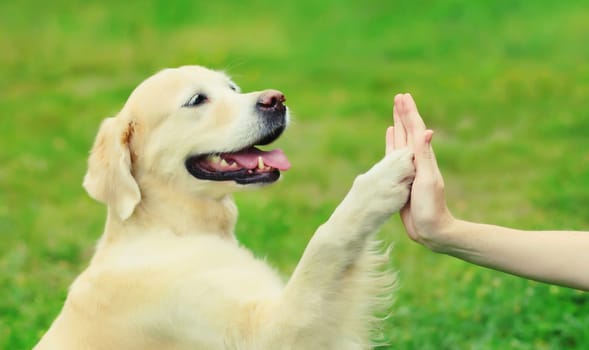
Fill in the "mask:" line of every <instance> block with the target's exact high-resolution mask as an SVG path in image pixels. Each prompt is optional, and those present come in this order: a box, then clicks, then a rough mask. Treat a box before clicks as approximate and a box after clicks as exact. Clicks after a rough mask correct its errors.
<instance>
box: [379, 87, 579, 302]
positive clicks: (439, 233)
mask: <svg viewBox="0 0 589 350" xmlns="http://www.w3.org/2000/svg"><path fill="white" fill-rule="evenodd" d="M393 116H394V119H395V127H394V131H393V132H391V133H390V135H389V134H387V136H388V137H387V144H393V148H394V147H395V146H394V145H395V144H396V143H399V142H402V141H403V140H405V141H406V143H407V144H409V145H410V147H412V148H413V150H414V152H415V166H416V176H415V180H414V183H413V186H412V191H411V199H410V202H409V203H408V204H407V206H406V207H405V208H404V209H403V210H402V211H401V218H402V221H403V224H404V225H405V228H406V230H407V233H408V234H409V236H410V237H411V238H412V239H413V240H415V241H417V242H419V243H421V244H423V245H425V246H426V247H428V248H430V249H431V250H432V251H435V252H439V253H444V254H448V255H452V256H455V257H457V258H460V259H463V260H465V261H468V262H471V263H475V264H477V265H481V266H485V267H489V268H492V269H496V270H500V271H504V272H507V273H511V274H514V275H518V276H522V277H526V278H530V279H534V280H537V281H542V282H548V283H554V284H558V285H563V286H568V287H572V288H578V289H582V290H586V291H589V232H582V231H525V230H518V229H513V228H507V227H501V226H496V225H488V224H480V223H474V222H469V221H465V220H460V219H456V218H454V217H453V215H452V214H451V212H450V210H449V209H448V207H447V205H446V199H445V195H444V180H443V178H442V175H441V173H440V170H439V168H438V165H437V162H436V158H435V155H434V152H433V149H432V147H431V139H432V136H433V133H432V132H431V131H430V130H426V129H425V125H424V123H423V120H422V119H421V117H420V116H419V113H418V111H417V107H416V106H415V102H414V101H413V99H412V98H411V96H410V95H409V94H405V95H397V96H396V97H395V107H394V113H393Z"/></svg>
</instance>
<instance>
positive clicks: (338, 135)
mask: <svg viewBox="0 0 589 350" xmlns="http://www.w3.org/2000/svg"><path fill="white" fill-rule="evenodd" d="M587 33H589V5H587V4H586V1H582V0H571V1H568V2H556V1H547V0H537V1H506V0H497V1H487V2H483V1H466V0H464V1H425V0H422V1H412V2H409V1H403V2H402V1H364V2H360V1H357V2H354V1H335V0H328V1H311V0H299V1H296V2H291V3H289V4H281V3H280V2H276V1H269V0H256V1H248V2H246V1H233V2H227V1H207V2H198V1H177V2H168V1H155V2H150V3H149V4H148V3H146V2H140V1H112V0H110V1H102V2H79V3H78V4H77V5H73V3H72V2H70V1H63V0H62V1H53V2H38V1H31V0H28V1H18V2H16V1H11V2H10V1H4V2H1V3H0V91H1V93H0V113H1V116H0V239H1V244H0V348H2V349H11V350H12V349H26V348H31V346H32V345H33V344H34V343H35V342H36V341H37V340H38V338H39V337H40V336H41V334H42V333H43V332H44V330H45V329H47V327H48V326H49V324H50V322H51V321H52V319H53V318H54V317H55V316H56V314H57V313H58V311H59V309H60V307H61V305H62V303H63V299H64V297H65V295H66V291H67V286H68V285H69V283H71V281H72V280H73V278H74V277H75V276H76V275H77V274H78V273H79V272H80V271H81V270H82V269H83V268H84V266H85V265H86V264H87V262H88V260H89V258H90V256H91V254H92V251H93V246H94V244H95V242H96V240H97V239H98V237H99V235H100V233H101V230H102V225H103V222H104V213H105V210H104V208H103V207H102V206H101V205H99V204H97V203H95V202H93V201H92V200H90V199H89V198H88V196H87V195H86V194H85V193H84V191H83V190H82V188H81V186H80V184H81V179H82V176H83V174H84V172H85V164H86V163H85V162H86V157H87V152H88V150H89V148H90V145H91V143H92V141H93V137H94V135H95V133H96V131H97V127H98V124H99V122H100V120H101V119H102V118H104V117H106V116H109V115H112V114H114V113H116V112H117V110H118V109H120V108H121V107H122V104H123V103H124V101H125V99H126V97H127V96H128V94H129V92H130V91H131V90H132V89H133V87H134V86H136V85H137V84H138V83H139V82H140V81H141V80H142V79H144V78H145V77H147V76H148V75H150V74H152V73H153V72H155V71H157V70H159V69H161V68H163V67H167V66H178V65H182V64H203V65H207V66H210V67H213V68H219V69H225V70H226V71H228V72H229V73H230V74H232V75H233V77H234V78H235V80H236V81H237V82H238V83H239V84H240V85H241V86H242V88H243V89H244V90H246V91H247V90H254V89H264V88H270V87H272V88H278V89H280V90H282V91H283V92H285V93H286V95H287V98H288V104H289V107H290V108H291V109H292V110H293V111H294V115H295V121H294V123H293V124H292V127H291V128H290V129H289V130H288V132H287V133H286V134H285V135H284V137H283V138H282V139H281V140H280V141H279V145H280V147H282V148H283V149H284V150H285V152H286V153H287V154H288V155H289V157H290V159H291V161H292V163H293V169H292V170H291V171H289V172H288V173H287V174H286V175H285V177H284V180H283V181H282V182H280V183H279V184H277V185H275V186H272V187H270V188H267V189H264V190H262V191H258V192H248V193H243V194H239V195H238V196H237V201H238V204H239V205H240V210H241V215H240V222H239V224H238V227H237V234H238V236H239V238H240V240H242V241H243V242H244V244H245V245H246V246H248V247H250V248H251V249H252V250H254V251H255V252H256V253H257V254H258V255H260V256H266V257H267V258H268V260H269V261H270V262H272V263H273V264H274V265H276V266H277V267H278V268H280V269H281V270H282V271H283V272H284V273H285V274H288V273H289V272H290V271H292V269H293V267H294V266H295V264H296V262H297V260H298V258H299V256H300V254H301V252H302V250H303V248H304V245H305V243H306V242H307V240H308V239H309V237H310V235H311V234H312V233H313V231H314V229H315V228H316V227H317V226H318V225H319V224H320V223H321V222H323V221H324V220H325V219H326V218H327V216H328V215H329V213H330V212H331V210H332V209H333V208H334V207H335V206H336V205H337V203H338V202H339V200H340V199H341V198H342V197H343V195H344V193H345V192H346V191H347V189H348V187H349V185H350V184H351V182H352V180H353V178H354V176H355V175H356V174H358V173H359V172H362V171H364V170H366V169H367V168H368V167H369V166H370V165H371V164H372V163H374V162H375V161H376V160H377V159H379V157H380V156H381V155H382V151H383V148H384V141H383V133H384V129H385V127H386V126H387V125H388V124H389V123H390V115H391V101H392V97H393V95H394V93H396V92H402V91H410V92H412V93H413V95H414V97H415V98H416V100H417V102H418V105H419V107H420V111H421V112H422V115H423V116H424V118H425V119H426V122H427V123H428V124H429V126H430V127H432V128H434V129H435V130H436V136H435V140H434V142H435V147H436V151H437V155H438V158H439V164H440V167H441V169H442V172H443V174H444V176H445V180H446V184H447V193H448V201H449V205H450V207H451V209H452V210H453V212H454V213H455V214H456V215H457V216H459V217H463V218H465V219H470V220H477V221H483V222H489V223H495V224H502V225H510V226H515V227H519V228H528V229H542V228H544V229H565V228H566V229H580V230H587V229H588V228H589V214H588V211H587V210H588V208H589V185H588V179H589V153H588V151H587V149H588V148H589V108H588V107H587V105H588V102H589V84H588V82H589V65H588V64H587V62H589V45H587ZM277 232H279V233H277ZM382 237H383V238H384V239H385V240H387V241H391V242H394V243H395V250H394V254H393V262H392V263H393V265H394V266H395V267H396V268H397V269H398V270H399V271H400V278H401V285H400V289H399V291H398V295H397V298H396V304H395V307H394V314H393V316H392V317H391V318H390V319H389V320H388V321H387V328H386V333H387V336H388V337H389V338H390V339H391V342H392V344H393V346H392V348H395V349H477V350H478V349H587V348H589V296H588V295H587V293H580V292H577V291H574V290H570V289H567V288H560V287H554V286H548V285H543V284H539V283H535V282H530V281H526V280H523V279H520V278H517V277H513V276H508V275H505V274H501V273H498V272H494V271H490V270H487V269H483V268H479V267H475V266H472V265H468V264H465V263H463V262H460V261H457V260H454V259H453V258H450V257H447V256H442V255H436V254H434V253H431V252H429V251H427V250H426V249H425V248H423V247H420V246H418V245H416V244H415V243H413V242H410V241H409V239H408V238H407V237H406V236H405V234H404V231H403V229H402V226H401V225H400V222H399V220H398V218H395V219H392V220H391V221H390V222H389V223H388V224H387V225H386V227H385V228H384V229H383V232H382ZM573 268H576V267H573Z"/></svg>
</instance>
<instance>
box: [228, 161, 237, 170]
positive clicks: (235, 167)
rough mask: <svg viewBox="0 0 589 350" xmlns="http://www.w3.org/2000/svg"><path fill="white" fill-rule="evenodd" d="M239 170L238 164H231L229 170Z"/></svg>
mask: <svg viewBox="0 0 589 350" xmlns="http://www.w3.org/2000/svg"><path fill="white" fill-rule="evenodd" d="M237 168H238V166H237V163H235V162H231V164H229V169H237Z"/></svg>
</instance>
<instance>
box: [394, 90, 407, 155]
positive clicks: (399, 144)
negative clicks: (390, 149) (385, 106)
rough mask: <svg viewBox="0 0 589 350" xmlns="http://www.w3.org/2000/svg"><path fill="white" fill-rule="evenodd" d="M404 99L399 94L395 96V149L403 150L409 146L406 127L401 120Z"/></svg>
mask: <svg viewBox="0 0 589 350" xmlns="http://www.w3.org/2000/svg"><path fill="white" fill-rule="evenodd" d="M402 99H403V95H402V94H398V95H396V96H395V103H394V105H393V123H394V124H393V125H394V126H395V129H394V141H395V149H399V148H403V147H405V146H407V132H406V131H405V126H404V125H403V121H402V120H401V116H400V113H399V108H400V106H399V104H400V103H401V101H402Z"/></svg>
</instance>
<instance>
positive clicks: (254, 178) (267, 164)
mask: <svg viewBox="0 0 589 350" xmlns="http://www.w3.org/2000/svg"><path fill="white" fill-rule="evenodd" d="M289 168H290V163H289V161H288V159H287V158H286V156H285V155H284V152H282V150H280V149H275V150H272V151H262V150H260V149H258V148H256V147H254V146H251V147H248V148H245V149H242V150H239V151H237V152H231V153H213V154H205V155H199V156H193V157H190V158H188V159H187V160H186V169H188V171H189V172H190V173H191V174H192V175H193V176H194V177H196V178H199V179H203V180H213V181H235V182H237V183H238V184H243V185H245V184H252V183H270V182H274V181H276V180H278V178H279V177H280V171H285V170H288V169H289Z"/></svg>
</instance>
